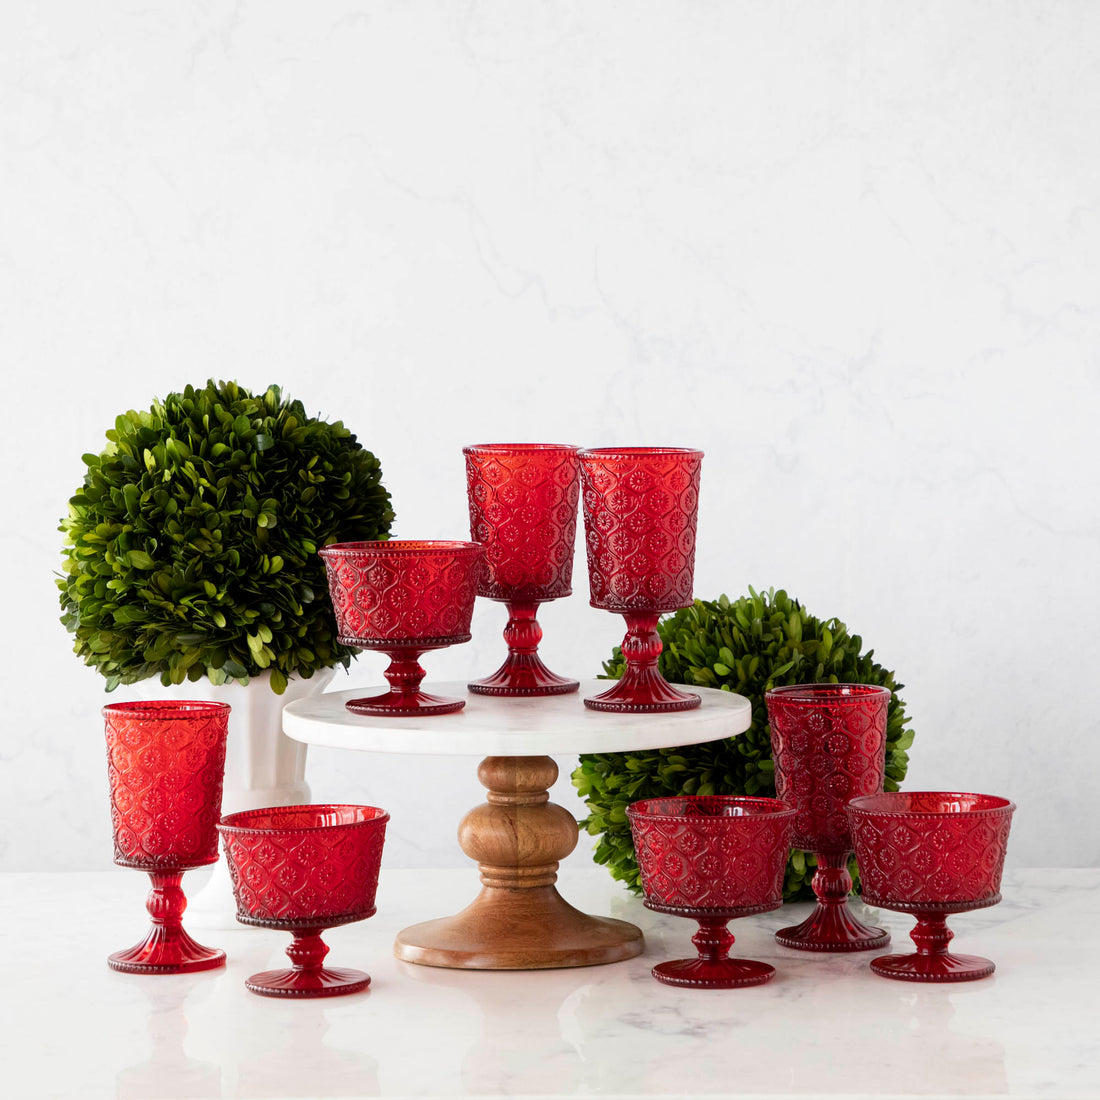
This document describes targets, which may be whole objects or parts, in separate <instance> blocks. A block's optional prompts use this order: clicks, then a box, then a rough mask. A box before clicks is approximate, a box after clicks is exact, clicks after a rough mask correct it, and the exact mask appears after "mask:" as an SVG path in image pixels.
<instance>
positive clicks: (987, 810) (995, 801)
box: [847, 791, 1016, 817]
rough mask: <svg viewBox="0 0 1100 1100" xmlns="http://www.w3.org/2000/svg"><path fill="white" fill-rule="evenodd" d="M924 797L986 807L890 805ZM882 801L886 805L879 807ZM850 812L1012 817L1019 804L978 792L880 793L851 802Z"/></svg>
mask: <svg viewBox="0 0 1100 1100" xmlns="http://www.w3.org/2000/svg"><path fill="white" fill-rule="evenodd" d="M920 795H930V796H931V797H933V798H940V799H943V800H945V801H946V800H947V799H963V798H972V799H980V800H981V801H982V802H983V803H985V805H978V806H975V807H974V808H973V809H969V810H914V809H905V808H903V807H902V806H899V807H898V808H897V809H891V808H890V803H892V802H901V801H903V800H904V799H906V798H913V797H915V796H920ZM878 800H882V801H884V802H885V803H886V804H885V805H875V803H876V801H878ZM847 809H849V810H851V811H852V812H853V813H857V814H866V815H868V816H872V815H873V816H875V817H882V816H886V817H962V816H964V815H974V814H1004V813H1012V812H1013V811H1014V810H1015V809H1016V803H1015V802H1013V801H1012V800H1011V799H1008V798H1005V797H1003V796H1002V795H999V794H981V793H979V792H977V791H879V792H878V793H877V794H861V795H858V796H857V797H856V798H853V799H851V800H850V801H849V802H848V805H847Z"/></svg>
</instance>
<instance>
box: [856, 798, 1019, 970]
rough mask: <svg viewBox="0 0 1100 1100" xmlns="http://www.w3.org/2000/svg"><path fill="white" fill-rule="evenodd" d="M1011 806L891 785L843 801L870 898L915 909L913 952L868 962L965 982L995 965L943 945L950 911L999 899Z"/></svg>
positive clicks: (948, 936) (886, 906) (872, 901)
mask: <svg viewBox="0 0 1100 1100" xmlns="http://www.w3.org/2000/svg"><path fill="white" fill-rule="evenodd" d="M1015 809H1016V807H1015V806H1014V805H1013V804H1012V803H1011V802H1009V801H1008V799H1007V798H998V797H997V796H995V795H988V794H959V793H956V792H947V791H891V792H888V793H884V794H872V795H867V796H865V797H863V798H855V799H853V800H852V802H851V803H850V804H849V806H848V810H847V813H848V819H849V821H850V822H851V827H852V838H853V840H854V841H855V846H856V860H857V861H858V863H859V874H860V882H861V883H862V886H863V897H864V899H865V900H866V901H867V902H868V903H869V904H870V905H878V906H881V907H882V908H883V909H894V910H897V911H898V912H899V913H912V914H913V915H914V916H915V917H916V918H917V925H916V927H915V928H914V929H913V931H912V932H910V933H909V935H910V936H911V937H912V939H913V942H914V943H915V944H916V945H917V950H916V953H915V954H911V955H882V956H880V957H879V958H877V959H872V960H871V969H872V970H873V971H874V972H875V973H876V974H880V975H881V976H882V977H884V978H897V979H899V980H901V981H906V982H968V981H975V980H976V979H978V978H987V977H989V975H990V974H992V973H993V971H994V969H996V968H995V966H994V964H993V963H992V962H990V960H989V959H983V958H981V957H980V956H978V955H957V954H954V953H953V952H951V951H948V950H947V946H948V944H949V943H950V942H951V940H952V939H953V938H954V933H953V932H952V931H951V930H950V929H949V928H948V927H947V924H946V920H947V915H948V914H949V913H966V912H968V911H969V910H971V909H984V908H986V907H987V906H990V905H996V904H997V902H999V901H1000V900H1001V872H1002V871H1003V870H1004V863H1005V851H1006V849H1007V847H1008V830H1009V828H1010V826H1011V825H1012V811H1013V810H1015Z"/></svg>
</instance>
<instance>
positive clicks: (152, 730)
mask: <svg viewBox="0 0 1100 1100" xmlns="http://www.w3.org/2000/svg"><path fill="white" fill-rule="evenodd" d="M103 718H104V726H105V732H106V735H107V777H108V780H109V781H110V785H111V824H112V826H113V827H114V838H115V863H117V864H118V865H119V866H120V867H133V868H135V869H136V870H139V871H145V872H147V873H148V875H149V878H150V880H151V881H152V883H153V888H152V890H151V891H150V892H149V897H148V899H147V900H146V903H145V904H146V908H147V909H148V910H149V916H150V917H152V919H153V924H152V927H151V928H150V929H149V934H148V935H147V936H146V937H145V939H144V940H143V941H142V942H141V943H139V944H137V945H136V946H134V947H131V948H130V949H129V950H127V951H116V952H115V953H114V954H113V955H111V956H110V957H109V958H108V959H107V965H108V966H110V967H111V969H112V970H122V971H125V972H127V973H131V974H188V973H190V972H191V971H194V970H211V969H213V968H214V967H216V966H224V965H225V952H224V951H221V950H219V949H218V948H215V947H203V946H202V944H200V943H196V942H195V941H194V940H193V939H192V938H191V937H190V936H189V935H188V934H187V933H186V932H185V931H184V930H183V923H182V922H183V913H184V910H185V909H186V908H187V899H186V898H185V897H184V896H183V890H182V889H181V888H180V880H181V879H182V878H183V873H184V872H185V871H189V870H191V869H192V868H195V867H205V866H206V865H207V864H209V863H216V862H217V859H218V833H217V828H216V826H217V822H218V817H219V816H220V814H221V805H222V779H223V777H224V774H225V738H226V734H227V733H228V728H229V727H228V720H229V706H228V705H227V704H226V703H203V702H194V703H192V702H182V701H181V702H176V701H171V700H162V701H157V702H149V703H111V704H109V705H108V706H105V707H104V708H103Z"/></svg>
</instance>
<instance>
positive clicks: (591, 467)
mask: <svg viewBox="0 0 1100 1100" xmlns="http://www.w3.org/2000/svg"><path fill="white" fill-rule="evenodd" d="M579 458H580V463H581V485H582V490H581V501H582V503H583V507H584V526H585V532H586V534H585V546H586V549H587V554H588V583H589V588H590V591H591V600H590V602H591V604H592V606H593V607H598V608H602V609H603V610H605V611H615V612H618V613H619V614H621V615H623V616H624V617H625V619H626V626H627V633H626V637H625V638H624V639H623V644H622V653H623V658H624V659H625V662H626V667H625V669H624V671H623V675H622V678H621V679H620V680H618V681H617V682H616V683H615V685H614V686H613V687H612V688H611V689H610V690H609V691H605V692H603V693H601V694H600V695H596V696H594V697H592V698H590V699H585V701H584V705H585V706H586V707H589V708H591V709H592V710H611V711H627V712H635V713H661V712H667V711H677V710H692V709H693V708H695V707H697V706H699V696H698V695H694V694H691V693H689V692H683V691H680V690H678V689H677V688H675V687H673V686H672V685H671V684H670V683H669V682H668V681H667V680H666V679H665V678H664V677H663V676H662V675H661V673H660V672H659V671H658V669H657V660H658V658H659V657H660V655H661V639H660V636H659V635H658V634H657V620H658V619H659V618H660V617H661V613H662V612H664V611H675V610H677V609H678V608H681V607H689V606H690V605H691V601H692V584H693V580H694V576H695V527H696V521H697V519H698V515H699V473H700V469H701V467H702V463H703V452H702V451H694V450H689V449H686V448H680V447H604V448H596V449H593V450H583V451H580V452H579Z"/></svg>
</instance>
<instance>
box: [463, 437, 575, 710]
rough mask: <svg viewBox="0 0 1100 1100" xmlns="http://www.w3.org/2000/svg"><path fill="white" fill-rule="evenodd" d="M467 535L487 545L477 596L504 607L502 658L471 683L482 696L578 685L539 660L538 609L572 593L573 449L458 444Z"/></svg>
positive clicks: (565, 446) (544, 692)
mask: <svg viewBox="0 0 1100 1100" xmlns="http://www.w3.org/2000/svg"><path fill="white" fill-rule="evenodd" d="M462 453H463V454H464V455H465V456H466V487H467V493H468V496H469V501H470V537H471V538H472V539H473V540H474V541H475V542H479V543H481V544H483V545H484V546H485V563H486V568H485V571H484V572H483V574H482V578H481V583H480V584H479V586H478V595H479V596H485V597H487V598H488V599H491V600H499V601H501V602H503V603H506V604H507V605H508V625H507V626H506V627H505V629H504V640H505V641H506V642H507V643H508V657H507V659H506V660H505V662H504V664H503V665H501V667H500V668H499V669H497V671H496V672H494V673H493V674H492V675H491V676H487V677H485V679H483V680H477V681H475V682H474V683H472V684H470V685H469V687H470V690H471V691H472V692H475V693H477V694H480V695H562V694H565V693H567V692H570V691H576V690H577V688H578V687H579V686H580V684H579V683H578V681H576V680H568V679H565V678H563V677H561V676H558V675H556V674H555V673H553V672H551V671H550V669H548V668H547V667H546V665H545V664H544V663H543V662H542V660H541V659H540V657H539V655H538V645H539V642H540V641H541V639H542V628H541V627H540V626H539V624H538V620H537V619H536V617H535V614H536V611H537V610H538V605H539V604H540V603H545V602H547V601H548V600H557V599H561V598H562V597H563V596H568V595H569V594H570V593H571V592H572V590H573V589H572V579H573V545H574V543H575V542H576V534H577V501H578V500H579V498H580V471H579V467H578V465H577V448H576V447H574V446H572V445H569V444H557V443H485V444H479V445H478V446H475V447H464V448H463V451H462Z"/></svg>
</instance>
